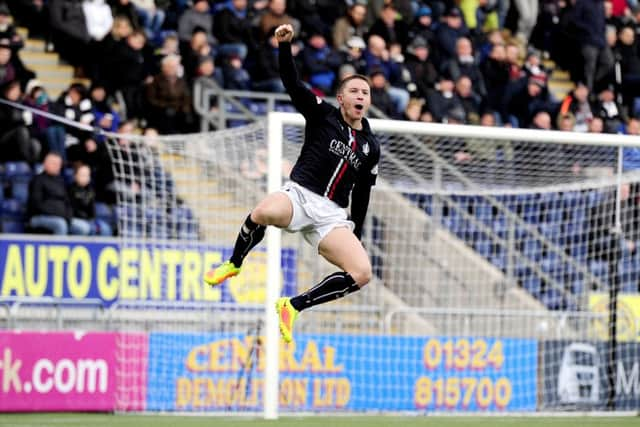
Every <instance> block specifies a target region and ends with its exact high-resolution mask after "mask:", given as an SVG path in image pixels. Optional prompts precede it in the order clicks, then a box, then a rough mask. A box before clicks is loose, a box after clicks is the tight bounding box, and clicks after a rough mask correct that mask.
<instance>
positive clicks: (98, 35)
mask: <svg viewBox="0 0 640 427" xmlns="http://www.w3.org/2000/svg"><path fill="white" fill-rule="evenodd" d="M82 10H83V11H84V19H85V25H86V26H87V32H88V33H89V37H90V38H91V39H92V40H95V41H98V42H99V41H101V40H102V39H104V38H105V36H106V35H107V34H109V32H111V28H112V27H113V15H111V8H110V7H109V6H108V5H107V4H106V3H105V2H104V0H84V1H83V2H82Z"/></svg>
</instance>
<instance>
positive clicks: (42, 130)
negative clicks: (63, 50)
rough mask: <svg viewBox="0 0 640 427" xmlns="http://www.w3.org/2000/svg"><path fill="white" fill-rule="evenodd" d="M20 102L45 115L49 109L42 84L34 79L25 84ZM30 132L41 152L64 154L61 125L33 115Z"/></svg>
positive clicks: (38, 115) (63, 131)
mask: <svg viewBox="0 0 640 427" xmlns="http://www.w3.org/2000/svg"><path fill="white" fill-rule="evenodd" d="M22 102H23V103H24V104H25V105H27V106H29V107H31V108H33V109H34V110H39V111H42V112H45V113H47V112H49V110H50V109H51V105H50V100H49V95H48V94H47V91H46V90H45V88H44V86H43V85H42V82H40V81H39V80H36V79H31V80H29V82H28V83H27V86H26V89H25V96H24V98H23V101H22ZM30 131H31V135H32V136H33V137H34V138H36V139H37V140H38V141H39V142H40V144H41V146H42V151H43V152H45V153H48V152H49V151H55V152H58V153H62V152H64V149H65V138H66V133H65V130H64V126H63V125H62V124H60V123H58V122H55V121H53V120H50V119H48V118H47V117H45V116H43V115H40V114H34V115H33V122H32V123H31V126H30Z"/></svg>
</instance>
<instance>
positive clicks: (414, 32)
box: [409, 6, 436, 59]
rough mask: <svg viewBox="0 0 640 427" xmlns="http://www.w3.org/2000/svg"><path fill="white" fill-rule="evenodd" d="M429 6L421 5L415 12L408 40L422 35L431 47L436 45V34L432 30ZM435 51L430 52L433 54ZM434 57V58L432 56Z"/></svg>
mask: <svg viewBox="0 0 640 427" xmlns="http://www.w3.org/2000/svg"><path fill="white" fill-rule="evenodd" d="M431 14H432V12H431V8H430V7H429V6H421V7H420V8H419V9H418V11H417V12H416V15H415V19H414V21H413V23H412V24H411V26H410V27H409V40H415V39H416V38H417V37H422V38H423V39H424V40H425V41H426V42H427V44H428V45H429V46H431V47H432V48H433V47H434V46H436V34H435V32H434V26H433V19H432V16H431ZM434 53H436V52H432V54H434ZM434 59H435V58H434Z"/></svg>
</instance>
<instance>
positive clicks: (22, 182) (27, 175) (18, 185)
mask: <svg viewBox="0 0 640 427" xmlns="http://www.w3.org/2000/svg"><path fill="white" fill-rule="evenodd" d="M32 177H33V171H32V170H31V166H29V164H28V163H27V162H7V163H5V179H6V180H7V181H9V186H10V188H11V195H12V197H13V198H14V199H16V200H19V201H21V202H22V203H26V202H27V200H28V198H29V183H30V182H31V178H32Z"/></svg>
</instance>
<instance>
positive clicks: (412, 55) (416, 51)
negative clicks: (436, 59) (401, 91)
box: [405, 36, 438, 98]
mask: <svg viewBox="0 0 640 427" xmlns="http://www.w3.org/2000/svg"><path fill="white" fill-rule="evenodd" d="M405 66H406V68H407V70H409V73H411V80H412V81H413V82H414V83H415V86H416V89H415V92H414V94H413V97H418V98H425V97H426V96H427V95H428V93H429V91H430V90H432V89H433V88H434V87H435V84H436V83H437V81H438V71H437V70H436V67H435V65H434V64H433V61H432V60H431V56H430V50H429V45H428V43H427V41H426V40H425V39H424V38H422V36H417V37H415V38H414V39H413V40H412V42H411V43H410V44H409V46H408V47H407V59H406V61H405Z"/></svg>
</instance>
